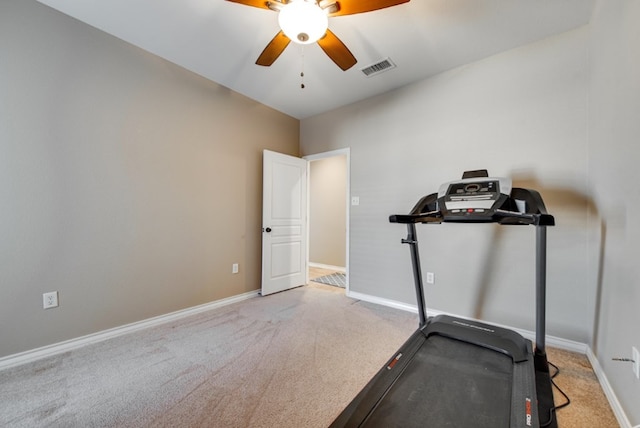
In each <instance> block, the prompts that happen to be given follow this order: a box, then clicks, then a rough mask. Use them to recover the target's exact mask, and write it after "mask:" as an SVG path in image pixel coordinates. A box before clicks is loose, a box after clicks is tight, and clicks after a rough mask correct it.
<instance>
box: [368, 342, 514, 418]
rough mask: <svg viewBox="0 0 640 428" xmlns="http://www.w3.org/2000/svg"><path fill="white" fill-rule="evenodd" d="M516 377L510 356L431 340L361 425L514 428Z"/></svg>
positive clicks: (423, 346)
mask: <svg viewBox="0 0 640 428" xmlns="http://www.w3.org/2000/svg"><path fill="white" fill-rule="evenodd" d="M512 374H513V362H512V360H511V358H510V357H509V356H507V355H504V354H501V353H499V352H496V351H493V350H490V349H487V348H483V347H480V346H476V345H472V344H469V343H465V342H461V341H457V340H454V339H449V338H445V337H441V336H436V335H434V336H430V337H429V338H428V339H427V341H425V342H424V344H423V345H422V347H421V348H420V349H419V350H418V351H417V352H416V354H415V355H414V357H413V359H412V361H411V362H410V363H409V364H408V366H407V367H406V369H405V372H404V373H403V375H402V376H401V377H399V379H398V380H397V381H396V382H395V384H394V385H393V386H392V387H391V388H390V389H389V391H388V392H387V394H386V396H385V397H384V399H382V400H380V402H379V403H378V405H377V406H376V407H375V408H374V409H373V411H372V412H371V413H370V414H369V416H368V417H367V419H366V420H365V421H364V423H363V424H362V425H361V426H364V427H385V428H388V427H403V428H407V427H468V426H473V427H492V428H495V427H508V426H509V423H510V413H511V408H510V406H509V405H505V403H510V402H511V388H512ZM425 397H426V398H425ZM469 421H473V424H472V425H469Z"/></svg>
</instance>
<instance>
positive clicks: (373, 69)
mask: <svg viewBox="0 0 640 428" xmlns="http://www.w3.org/2000/svg"><path fill="white" fill-rule="evenodd" d="M392 68H396V65H395V64H394V63H393V61H391V59H390V58H385V59H383V60H382V61H379V62H377V63H375V64H372V65H370V66H368V67H365V68H362V69H360V71H362V72H363V73H364V75H365V76H367V77H371V76H375V75H376V74H380V73H382V72H385V71H387V70H391V69H392Z"/></svg>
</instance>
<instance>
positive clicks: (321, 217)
mask: <svg viewBox="0 0 640 428" xmlns="http://www.w3.org/2000/svg"><path fill="white" fill-rule="evenodd" d="M309 170H310V171H309V176H310V180H309V261H310V262H311V263H319V264H324V265H330V266H337V267H342V268H344V267H346V242H347V215H346V213H347V204H346V201H347V157H346V156H344V155H343V156H333V157H330V158H325V159H319V160H315V161H312V162H310V163H309Z"/></svg>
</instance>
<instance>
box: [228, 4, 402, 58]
mask: <svg viewBox="0 0 640 428" xmlns="http://www.w3.org/2000/svg"><path fill="white" fill-rule="evenodd" d="M227 1H230V2H233V3H240V4H244V5H247V6H253V7H258V8H262V9H269V10H272V11H274V12H278V14H279V15H278V23H279V24H280V28H281V30H280V31H279V32H278V34H276V36H275V37H274V38H273V39H272V40H271V42H269V44H268V45H267V47H266V48H264V51H262V53H261V54H260V56H259V57H258V59H257V61H256V64H258V65H262V66H265V67H268V66H270V65H271V64H273V63H274V62H275V60H276V59H278V57H279V56H280V54H281V53H282V52H283V51H284V50H285V48H286V47H287V46H288V45H289V42H291V41H294V42H295V43H299V44H310V43H316V42H317V43H318V45H320V47H321V48H322V50H323V51H324V52H325V53H326V54H327V55H328V56H329V58H331V59H332V60H333V62H335V63H336V65H337V66H338V67H340V68H341V69H342V70H345V71H346V70H348V69H349V68H351V67H353V65H354V64H355V63H356V62H357V60H356V58H355V57H354V56H353V54H352V53H351V51H349V49H348V48H347V47H346V46H345V44H344V43H342V41H341V40H340V39H339V38H338V37H337V36H336V35H335V34H333V32H332V31H331V30H329V29H328V18H329V17H333V16H343V15H354V14H356V13H363V12H371V11H374V10H378V9H384V8H387V7H391V6H396V5H399V4H402V3H407V2H409V1H410V0H227Z"/></svg>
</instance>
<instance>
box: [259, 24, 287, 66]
mask: <svg viewBox="0 0 640 428" xmlns="http://www.w3.org/2000/svg"><path fill="white" fill-rule="evenodd" d="M289 42H291V40H290V39H289V38H288V37H287V36H285V35H284V33H283V32H282V31H280V32H279V33H278V34H276V36H275V37H274V38H273V39H272V40H271V41H270V42H269V44H268V45H267V47H266V48H264V50H263V51H262V53H261V54H260V56H259V57H258V59H257V60H256V64H258V65H263V66H265V67H269V66H270V65H271V64H273V63H274V62H275V60H277V59H278V57H279V56H280V54H281V53H282V52H283V51H284V49H285V48H286V47H287V46H289Z"/></svg>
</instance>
